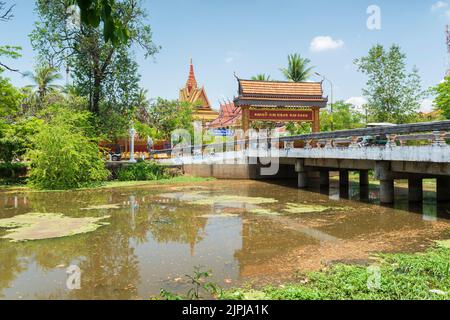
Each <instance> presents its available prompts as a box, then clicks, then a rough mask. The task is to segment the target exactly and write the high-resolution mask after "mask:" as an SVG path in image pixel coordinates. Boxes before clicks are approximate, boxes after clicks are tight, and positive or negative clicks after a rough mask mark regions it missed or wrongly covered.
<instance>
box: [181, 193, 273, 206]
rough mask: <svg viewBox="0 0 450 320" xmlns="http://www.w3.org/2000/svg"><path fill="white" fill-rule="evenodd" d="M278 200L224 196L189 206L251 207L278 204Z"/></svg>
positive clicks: (206, 198) (198, 201)
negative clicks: (244, 205) (239, 205)
mask: <svg viewBox="0 0 450 320" xmlns="http://www.w3.org/2000/svg"><path fill="white" fill-rule="evenodd" d="M277 202H278V200H275V199H272V198H261V197H244V196H232V195H223V196H210V197H205V198H203V199H197V200H192V201H190V202H189V204H192V205H214V204H222V205H227V204H236V203H241V204H249V205H258V204H269V203H277Z"/></svg>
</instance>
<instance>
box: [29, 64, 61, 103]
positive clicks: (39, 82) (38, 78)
mask: <svg viewBox="0 0 450 320" xmlns="http://www.w3.org/2000/svg"><path fill="white" fill-rule="evenodd" d="M26 75H27V76H28V77H29V78H30V79H31V81H32V82H33V84H32V85H29V86H28V88H31V89H34V90H36V94H37V100H38V101H39V102H40V103H42V102H43V101H44V99H45V97H46V95H47V94H48V93H49V92H50V91H52V90H57V89H60V88H61V86H60V85H58V84H56V83H55V82H56V81H58V80H60V79H62V76H61V75H60V74H59V73H58V71H57V70H56V69H55V68H54V67H51V66H49V65H41V66H38V67H36V69H35V71H34V73H31V72H28V73H26Z"/></svg>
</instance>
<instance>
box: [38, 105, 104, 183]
mask: <svg viewBox="0 0 450 320" xmlns="http://www.w3.org/2000/svg"><path fill="white" fill-rule="evenodd" d="M89 117H90V114H89V113H86V112H78V113H77V112H73V111H65V110H58V112H57V113H56V114H54V115H52V117H51V120H50V121H49V122H48V123H46V124H44V125H43V127H42V130H41V131H40V132H39V133H38V134H37V135H36V136H35V139H34V142H35V149H34V150H32V151H31V152H30V153H29V158H30V160H31V171H30V177H29V182H30V184H31V185H32V186H34V187H36V188H39V189H50V190H67V189H75V188H81V187H87V186H90V185H93V184H95V183H98V182H101V181H105V180H106V179H107V178H108V175H109V172H108V171H107V170H106V168H105V163H104V161H103V160H102V158H101V154H100V150H99V147H98V143H97V142H96V141H95V140H94V139H93V137H89V132H92V130H91V129H92V128H91V126H90V119H89Z"/></svg>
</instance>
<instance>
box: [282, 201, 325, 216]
mask: <svg viewBox="0 0 450 320" xmlns="http://www.w3.org/2000/svg"><path fill="white" fill-rule="evenodd" d="M331 209H332V208H331V207H326V206H321V205H309V204H296V203H288V204H286V208H285V209H283V211H285V212H287V213H293V214H302V213H322V212H325V211H329V210H331Z"/></svg>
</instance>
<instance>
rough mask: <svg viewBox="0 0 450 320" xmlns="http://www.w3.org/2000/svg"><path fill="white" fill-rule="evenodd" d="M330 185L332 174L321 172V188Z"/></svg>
mask: <svg viewBox="0 0 450 320" xmlns="http://www.w3.org/2000/svg"><path fill="white" fill-rule="evenodd" d="M329 185H330V172H329V171H324V170H322V171H320V187H328V186H329Z"/></svg>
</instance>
